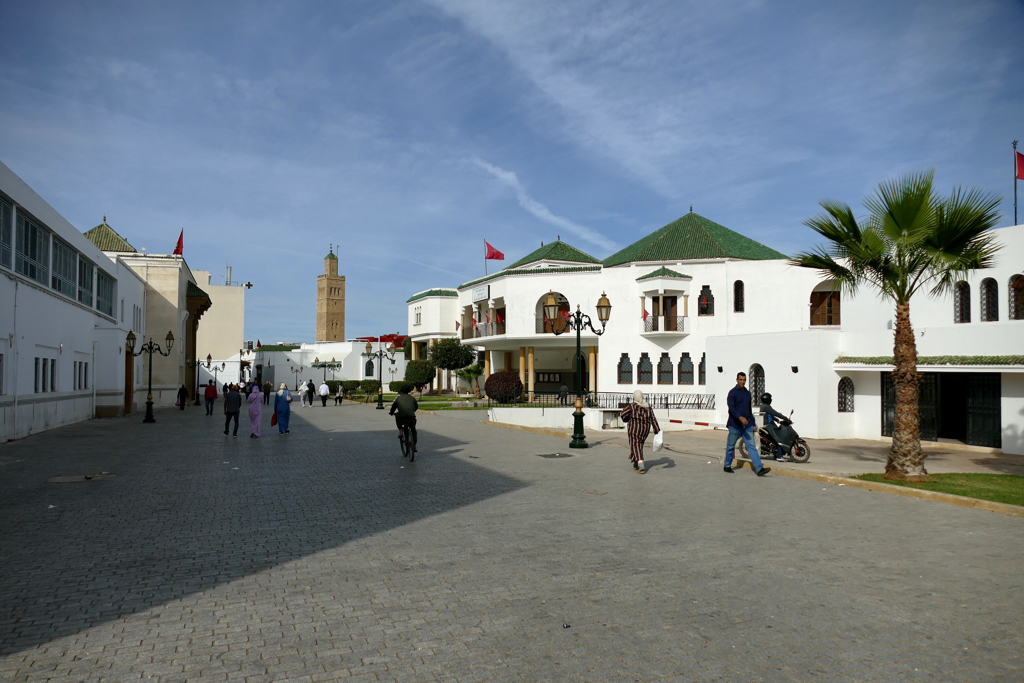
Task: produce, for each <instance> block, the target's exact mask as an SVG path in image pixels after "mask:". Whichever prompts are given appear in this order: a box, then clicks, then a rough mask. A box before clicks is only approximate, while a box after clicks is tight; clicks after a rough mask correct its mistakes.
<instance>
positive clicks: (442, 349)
mask: <svg viewBox="0 0 1024 683" xmlns="http://www.w3.org/2000/svg"><path fill="white" fill-rule="evenodd" d="M475 356H476V354H475V353H473V349H471V348H470V347H468V346H463V344H462V342H461V341H459V340H458V339H456V338H455V337H451V338H449V339H439V340H437V343H436V344H434V348H432V349H431V350H430V359H431V360H432V361H434V365H435V366H436V367H439V368H441V369H442V370H447V371H451V370H455V371H456V372H458V371H459V370H461V369H462V368H464V367H466V366H467V365H470V364H471V363H472V362H473V359H474V357H475ZM438 389H440V387H438Z"/></svg>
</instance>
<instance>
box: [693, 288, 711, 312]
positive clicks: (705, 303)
mask: <svg viewBox="0 0 1024 683" xmlns="http://www.w3.org/2000/svg"><path fill="white" fill-rule="evenodd" d="M714 314H715V297H714V295H713V294H712V293H711V287H709V286H708V285H704V286H703V287H701V288H700V297H698V299H697V315H714Z"/></svg>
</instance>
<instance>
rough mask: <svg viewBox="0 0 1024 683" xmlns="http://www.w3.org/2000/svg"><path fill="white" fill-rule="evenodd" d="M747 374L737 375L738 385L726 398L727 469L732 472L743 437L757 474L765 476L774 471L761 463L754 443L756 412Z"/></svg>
mask: <svg viewBox="0 0 1024 683" xmlns="http://www.w3.org/2000/svg"><path fill="white" fill-rule="evenodd" d="M746 384H747V375H746V373H743V372H741V373H740V374H738V375H736V386H734V387H733V388H732V389H731V390H730V391H729V397H728V398H727V399H726V400H725V402H726V404H727V405H728V406H729V421H728V422H727V423H726V426H728V427H729V438H728V440H727V441H726V442H725V468H724V469H725V471H726V472H730V473H731V472H732V460H733V455H734V453H735V451H736V440H737V439H739V438H740V437H742V438H743V443H745V444H746V445H747V454H748V455H750V461H751V462H752V463H753V465H754V471H755V472H756V473H757V476H759V477H763V476H764V475H766V474H768V473H769V472H771V471H772V468H770V467H765V466H764V465H762V464H761V456H759V455H758V454H757V446H756V445H754V430H755V428H756V426H757V425H756V423H755V422H754V413H753V410H752V409H751V405H750V392H749V391H747V387H746Z"/></svg>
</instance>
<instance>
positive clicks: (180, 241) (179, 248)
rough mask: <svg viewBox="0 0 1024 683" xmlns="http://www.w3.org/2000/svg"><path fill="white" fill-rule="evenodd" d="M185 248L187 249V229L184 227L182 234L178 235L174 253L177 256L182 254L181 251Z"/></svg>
mask: <svg viewBox="0 0 1024 683" xmlns="http://www.w3.org/2000/svg"><path fill="white" fill-rule="evenodd" d="M184 249H185V230H184V228H183V229H182V231H181V234H180V235H178V244H177V245H175V247H174V252H173V254H174V255H175V256H181V255H182V254H181V252H182V251H183V250H184Z"/></svg>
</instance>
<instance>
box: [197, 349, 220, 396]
mask: <svg viewBox="0 0 1024 683" xmlns="http://www.w3.org/2000/svg"><path fill="white" fill-rule="evenodd" d="M210 363H213V356H211V355H210V354H206V369H207V370H212V371H213V383H214V385H216V386H218V387H219V386H220V384H219V383H218V381H217V373H218V372H221V371H223V370H226V369H227V367H228V364H227V363H221V364H220V367H217V365H216V364H214V365H213V367H212V368H211V367H210ZM196 377H198V375H196ZM196 393H197V394H198V393H199V392H198V391H197V392H196Z"/></svg>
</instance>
